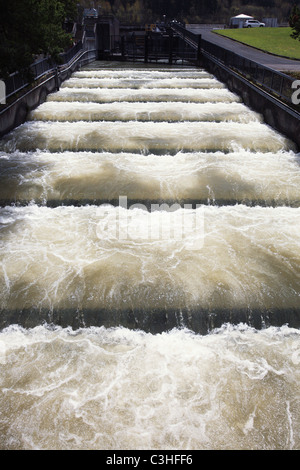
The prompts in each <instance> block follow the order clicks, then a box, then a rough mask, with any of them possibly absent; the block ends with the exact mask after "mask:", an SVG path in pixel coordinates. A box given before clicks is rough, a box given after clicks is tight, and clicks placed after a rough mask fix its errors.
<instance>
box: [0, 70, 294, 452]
mask: <svg viewBox="0 0 300 470" xmlns="http://www.w3.org/2000/svg"><path fill="white" fill-rule="evenodd" d="M294 150H295V149H294V145H293V143H292V142H290V141H288V140H287V139H286V138H284V137H283V136H281V135H279V134H278V133H276V132H275V131H274V130H272V129H271V128H270V127H268V126H267V125H265V124H264V123H263V122H262V118H261V116H259V115H257V113H254V112H253V111H252V110H250V109H248V108H247V107H245V106H244V105H243V104H242V103H241V100H240V98H239V97H238V96H237V95H235V94H233V93H231V92H230V91H229V90H227V89H226V88H224V86H223V85H222V84H221V83H220V82H219V81H217V80H216V79H215V77H213V76H212V75H210V74H208V73H207V72H205V71H204V70H199V69H197V68H194V67H185V68H183V67H170V66H167V65H164V66H163V67H161V66H156V67H155V66H152V65H151V66H150V65H149V66H146V65H145V64H135V65H134V66H132V65H129V64H125V63H120V64H117V63H109V62H102V63H97V62H96V63H94V64H91V65H89V66H87V67H85V68H84V69H83V70H80V71H78V72H76V73H74V74H73V76H72V77H71V79H70V80H68V81H66V82H65V83H64V84H63V86H62V87H61V90H60V91H58V92H56V93H53V94H51V95H49V96H48V99H47V102H45V103H44V104H42V105H41V106H39V107H38V108H37V109H36V110H34V111H33V112H32V113H31V114H30V117H29V120H28V121H27V122H26V123H25V124H24V125H22V126H20V127H19V128H17V129H15V130H14V131H13V132H11V133H10V134H9V135H7V136H6V137H5V138H3V139H2V141H1V142H0V151H1V153H0V187H1V196H0V199H1V201H0V202H1V205H2V208H1V209H0V328H1V331H0V384H1V386H0V433H1V440H0V448H1V449H2V450H6V449H9V450H10V449H11V450H13V449H45V450H47V449H90V450H98V449H99V450H101V449H108V450H110V449H116V450H117V449H128V450H132V449H166V450H168V449H175V450H185V449H191V450H192V449H270V450H271V449H272V450H273V449H297V448H299V445H300V442H299V432H298V430H299V424H300V423H299V416H300V413H299V400H298V398H299V396H298V395H299V393H298V388H299V385H298V384H299V363H300V353H299V351H300V333H299V305H300V303H299V301H300V287H299V286H300V270H299V266H300V204H299V201H300V198H299V191H300V190H299V188H300V184H299V183H300V179H299V178H300V177H299V155H297V154H296V153H295V151H294ZM108 203H109V204H108ZM42 325H43V326H42ZM162 416H163V419H162Z"/></svg>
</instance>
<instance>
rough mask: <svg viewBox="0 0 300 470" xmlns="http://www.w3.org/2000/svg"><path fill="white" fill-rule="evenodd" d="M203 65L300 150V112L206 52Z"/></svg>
mask: <svg viewBox="0 0 300 470" xmlns="http://www.w3.org/2000/svg"><path fill="white" fill-rule="evenodd" d="M201 65H202V66H203V67H204V68H205V69H206V70H208V71H209V72H210V73H212V74H213V75H214V76H215V77H216V78H217V79H218V80H220V81H221V82H223V83H224V84H225V85H226V86H227V87H228V89H229V90H230V91H232V92H233V93H236V94H237V95H239V96H240V97H241V99H242V100H243V102H244V103H245V105H247V106H249V107H250V108H251V109H253V110H254V111H256V112H258V113H260V114H262V116H263V118H264V120H265V122H266V124H268V125H270V126H271V127H272V128H273V129H275V130H276V131H278V132H280V133H281V134H283V135H285V136H286V137H287V138H289V139H290V140H292V141H293V142H294V143H295V145H296V146H297V150H298V151H300V114H299V113H297V112H296V111H294V110H293V109H291V108H290V107H289V106H288V105H285V104H283V103H282V102H281V101H279V100H277V99H276V98H274V97H273V96H271V95H270V94H269V93H267V92H266V91H264V90H261V89H260V88H259V87H258V86H256V85H254V84H252V83H250V82H249V81H248V80H246V79H244V78H243V77H241V76H240V75H238V74H237V73H236V72H234V71H233V70H231V69H229V68H228V67H226V66H225V65H223V64H221V63H220V62H219V61H217V60H216V59H214V58H213V57H211V56H209V55H206V54H205V53H203V55H202V59H201Z"/></svg>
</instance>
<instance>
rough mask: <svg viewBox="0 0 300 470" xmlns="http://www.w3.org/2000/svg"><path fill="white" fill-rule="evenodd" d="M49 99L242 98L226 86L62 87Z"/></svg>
mask: <svg viewBox="0 0 300 470" xmlns="http://www.w3.org/2000/svg"><path fill="white" fill-rule="evenodd" d="M48 101H64V102H65V101H71V102H72V101H83V102H95V103H112V102H114V101H119V102H120V101H121V102H122V101H129V102H147V101H152V102H170V101H172V102H174V101H175V102H176V101H177V102H178V101H180V102H181V101H183V102H185V101H186V102H189V101H191V102H192V103H206V102H209V103H217V102H227V103H232V102H239V101H240V99H239V98H238V97H237V96H236V95H235V94H234V93H231V92H230V91H228V90H227V89H225V88H219V87H218V88H212V89H196V90H195V89H189V88H183V89H176V88H158V89H156V88H154V89H140V90H139V89H132V88H130V89H127V88H126V89H119V88H112V89H111V88H103V89H100V88H96V89H93V88H92V89H90V88H62V89H61V90H60V91H58V92H57V93H53V94H52V95H49V96H48Z"/></svg>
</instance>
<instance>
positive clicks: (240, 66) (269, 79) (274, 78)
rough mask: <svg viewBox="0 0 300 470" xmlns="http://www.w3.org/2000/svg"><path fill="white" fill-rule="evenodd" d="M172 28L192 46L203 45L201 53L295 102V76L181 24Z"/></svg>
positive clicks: (290, 102) (269, 90) (280, 96)
mask: <svg viewBox="0 0 300 470" xmlns="http://www.w3.org/2000/svg"><path fill="white" fill-rule="evenodd" d="M172 28H173V29H174V30H175V31H176V32H177V33H178V34H180V36H181V37H182V38H183V39H184V40H185V41H186V42H188V43H189V44H190V45H191V46H192V47H194V48H197V47H201V53H202V54H204V55H205V56H208V57H209V56H211V57H214V58H215V59H217V60H218V61H219V62H221V63H222V64H224V65H225V66H227V67H229V68H231V69H232V70H234V71H236V72H238V73H239V74H240V75H242V76H243V77H245V78H246V79H247V80H249V81H251V82H253V83H255V84H257V85H258V86H260V87H261V88H263V89H264V90H266V91H267V92H269V93H271V94H273V95H274V96H276V97H277V98H279V99H281V100H283V101H285V102H287V103H289V104H292V103H293V102H292V95H293V93H294V89H293V87H292V84H293V82H294V81H295V79H294V78H292V77H290V76H289V75H286V74H284V73H282V72H278V71H277V70H273V69H271V68H269V67H266V66H265V65H261V64H259V63H257V62H254V61H253V60H250V59H247V58H245V57H243V56H241V55H239V54H236V53H235V52H232V51H230V50H228V49H225V48H224V47H221V46H219V45H217V44H213V43H211V42H209V41H206V40H204V39H201V40H200V38H199V35H198V34H195V33H193V32H192V31H189V30H187V29H185V28H184V27H183V26H181V25H179V24H176V23H175V24H174V25H172ZM200 37H201V36H200ZM198 44H199V45H200V44H201V46H198Z"/></svg>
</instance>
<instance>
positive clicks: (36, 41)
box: [0, 0, 77, 77]
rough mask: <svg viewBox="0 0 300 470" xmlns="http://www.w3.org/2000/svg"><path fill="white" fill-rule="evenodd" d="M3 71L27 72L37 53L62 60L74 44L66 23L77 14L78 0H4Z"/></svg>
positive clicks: (0, 26) (0, 22) (0, 4)
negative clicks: (62, 54) (61, 53)
mask: <svg viewBox="0 0 300 470" xmlns="http://www.w3.org/2000/svg"><path fill="white" fill-rule="evenodd" d="M0 11H1V16H0V75H1V76H2V77H5V76H6V75H7V74H9V73H12V72H14V71H17V70H18V71H23V72H24V73H27V71H28V67H29V65H30V64H31V63H32V61H33V58H34V56H35V55H39V54H46V55H49V56H50V57H51V58H52V59H53V60H55V61H57V60H59V53H60V52H62V51H63V50H64V49H65V48H66V47H68V46H69V45H70V39H71V38H70V36H69V35H68V34H67V33H65V31H64V29H63V23H64V21H65V19H66V18H67V17H70V18H73V17H75V16H76V14H77V7H76V1H75V0H10V1H9V2H8V1H7V0H0Z"/></svg>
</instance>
